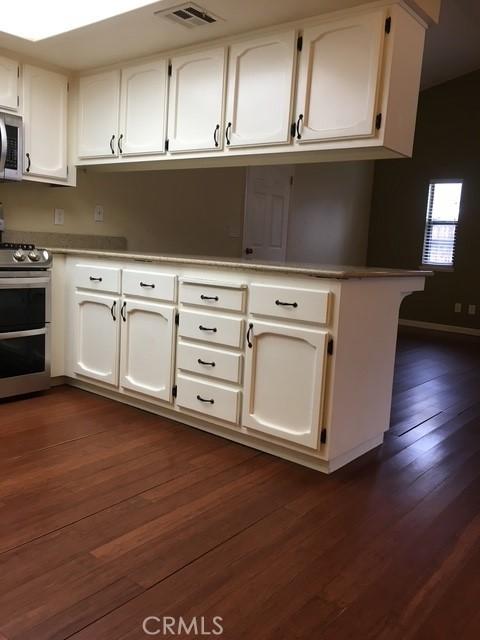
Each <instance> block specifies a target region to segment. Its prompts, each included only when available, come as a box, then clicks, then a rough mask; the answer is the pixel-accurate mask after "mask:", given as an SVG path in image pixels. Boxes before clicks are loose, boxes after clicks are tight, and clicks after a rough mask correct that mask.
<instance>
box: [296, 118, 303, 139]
mask: <svg viewBox="0 0 480 640" xmlns="http://www.w3.org/2000/svg"><path fill="white" fill-rule="evenodd" d="M302 122H303V113H301V114H300V115H299V116H298V120H297V140H301V139H302V134H301V133H300V125H301V124H302Z"/></svg>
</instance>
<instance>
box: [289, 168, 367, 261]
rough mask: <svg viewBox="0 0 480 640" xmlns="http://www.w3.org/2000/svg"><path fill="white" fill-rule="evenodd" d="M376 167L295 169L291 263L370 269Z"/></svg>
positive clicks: (290, 246) (291, 226)
mask: <svg viewBox="0 0 480 640" xmlns="http://www.w3.org/2000/svg"><path fill="white" fill-rule="evenodd" d="M373 167H374V163H373V162H342V163H335V164H311V165H308V164H307V165H299V166H297V167H296V169H295V184H294V190H293V201H292V206H291V213H290V218H289V233H288V245H287V258H288V260H290V261H293V262H298V261H300V262H301V261H304V262H323V263H325V264H351V265H365V264H366V257H367V244H368V226H369V217H370V205H371V197H372V181H373Z"/></svg>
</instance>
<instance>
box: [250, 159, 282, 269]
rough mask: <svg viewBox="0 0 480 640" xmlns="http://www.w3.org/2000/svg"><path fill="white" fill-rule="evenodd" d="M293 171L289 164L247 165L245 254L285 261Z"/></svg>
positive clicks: (261, 258) (260, 258)
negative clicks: (273, 165) (271, 165)
mask: <svg viewBox="0 0 480 640" xmlns="http://www.w3.org/2000/svg"><path fill="white" fill-rule="evenodd" d="M293 173H294V169H293V167H291V166H276V167H249V169H248V171H247V188H246V194H245V220H244V234H243V248H244V254H245V255H246V256H247V257H248V256H250V257H252V258H254V259H258V260H275V261H283V260H285V257H286V252H287V233H288V214H289V209H290V196H291V192H292V185H293Z"/></svg>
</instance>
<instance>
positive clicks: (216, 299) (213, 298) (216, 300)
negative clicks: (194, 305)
mask: <svg viewBox="0 0 480 640" xmlns="http://www.w3.org/2000/svg"><path fill="white" fill-rule="evenodd" d="M200 299H201V300H214V301H215V302H218V296H204V295H203V293H202V295H201V296H200Z"/></svg>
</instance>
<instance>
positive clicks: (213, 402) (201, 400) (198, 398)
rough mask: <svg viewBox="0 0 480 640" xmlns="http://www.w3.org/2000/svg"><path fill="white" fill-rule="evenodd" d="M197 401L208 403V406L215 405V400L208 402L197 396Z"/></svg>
mask: <svg viewBox="0 0 480 640" xmlns="http://www.w3.org/2000/svg"><path fill="white" fill-rule="evenodd" d="M197 400H200V402H208V404H215V400H207V399H206V398H202V396H199V395H197Z"/></svg>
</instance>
